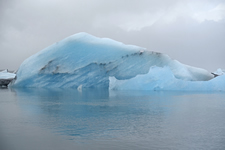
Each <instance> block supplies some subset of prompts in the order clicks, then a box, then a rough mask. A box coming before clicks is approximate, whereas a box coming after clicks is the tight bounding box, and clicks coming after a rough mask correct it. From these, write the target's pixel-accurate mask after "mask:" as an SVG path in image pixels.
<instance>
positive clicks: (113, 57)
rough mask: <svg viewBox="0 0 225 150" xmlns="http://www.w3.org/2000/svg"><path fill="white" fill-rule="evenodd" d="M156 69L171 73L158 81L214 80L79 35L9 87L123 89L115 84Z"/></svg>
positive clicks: (158, 57)
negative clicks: (170, 79)
mask: <svg viewBox="0 0 225 150" xmlns="http://www.w3.org/2000/svg"><path fill="white" fill-rule="evenodd" d="M154 66H155V67H158V68H161V69H163V70H167V71H168V72H167V71H163V72H158V73H159V74H158V75H156V76H158V77H157V78H158V79H160V77H162V78H168V77H169V76H172V75H173V78H174V79H175V80H179V81H182V82H191V81H192V82H195V81H202V82H205V81H208V80H211V79H212V78H213V75H212V74H211V73H209V72H208V71H207V70H204V69H201V68H196V67H192V66H188V65H185V64H182V63H180V62H179V61H177V60H173V59H171V58H170V57H169V56H168V55H166V54H162V53H158V52H153V51H149V50H147V49H146V48H142V47H138V46H134V45H125V44H123V43H121V42H117V41H114V40H112V39H108V38H98V37H95V36H92V35H90V34H87V33H78V34H75V35H72V36H70V37H68V38H66V39H64V40H62V41H60V42H57V43H55V44H53V45H51V46H49V47H47V48H45V49H43V50H42V51H40V52H38V53H36V54H34V55H33V56H31V57H29V58H27V59H26V60H25V61H24V62H23V63H22V64H21V65H20V67H19V69H18V71H17V78H16V79H14V80H13V82H11V85H10V86H12V87H48V88H51V87H60V88H78V87H79V88H78V89H81V88H110V89H115V88H116V89H121V88H119V87H118V85H113V84H112V83H111V82H112V80H117V81H116V82H119V81H123V80H124V81H129V82H132V80H134V79H136V78H138V77H140V76H149V75H150V74H151V72H153V73H154V72H155V70H154V69H152V67H154ZM150 68H151V69H150ZM165 68H167V69H165ZM167 73H168V74H167ZM150 76H151V75H150ZM156 76H155V77H156ZM168 79H169V78H168ZM161 80H163V79H161ZM112 85H113V87H115V88H112ZM140 86H141V85H140ZM171 86H172V83H171ZM141 89H144V87H143V88H141Z"/></svg>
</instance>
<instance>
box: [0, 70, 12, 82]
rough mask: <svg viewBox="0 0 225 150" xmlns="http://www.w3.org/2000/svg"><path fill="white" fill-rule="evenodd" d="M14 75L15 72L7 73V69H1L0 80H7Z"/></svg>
mask: <svg viewBox="0 0 225 150" xmlns="http://www.w3.org/2000/svg"><path fill="white" fill-rule="evenodd" d="M15 77H16V74H14V73H9V72H8V71H7V70H4V71H1V72H0V80H2V79H4V80H8V79H14V78H15Z"/></svg>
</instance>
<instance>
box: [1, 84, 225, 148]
mask: <svg viewBox="0 0 225 150" xmlns="http://www.w3.org/2000/svg"><path fill="white" fill-rule="evenodd" d="M0 149H1V150H62V149H63V150H72V149H73V150H75V149H76V150H92V149H93V150H101V149H107V150H111V149H112V150H115V149H116V150H120V149H123V150H132V149H134V150H136V149H138V150H142V149H143V150H145V149H146V150H147V149H162V150H164V149H165V150H170V149H171V150H176V149H177V150H190V149H198V150H200V149H204V150H207V149H209V150H211V149H215V150H224V149H225V93H222V92H217V93H202V92H201V93H199V92H191V93H190V92H156V91H155V92H153V91H152V92H150V91H108V90H102V89H89V90H83V91H77V90H76V89H64V90H63V89H36V88H34V89H0Z"/></svg>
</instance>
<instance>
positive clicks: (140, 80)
mask: <svg viewBox="0 0 225 150" xmlns="http://www.w3.org/2000/svg"><path fill="white" fill-rule="evenodd" d="M109 80H110V83H109V89H111V90H154V91H158V90H160V91H161V90H163V91H171V90H173V91H225V74H224V75H221V76H218V77H216V78H213V79H212V80H209V81H185V80H182V79H177V78H176V77H175V76H174V74H173V72H172V71H171V69H170V68H169V67H151V68H150V70H149V72H148V73H147V74H143V75H137V76H136V77H134V78H132V79H127V80H117V79H116V78H115V77H109Z"/></svg>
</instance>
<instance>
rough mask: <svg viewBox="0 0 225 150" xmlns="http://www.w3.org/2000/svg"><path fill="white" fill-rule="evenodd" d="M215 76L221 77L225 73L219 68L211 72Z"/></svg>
mask: <svg viewBox="0 0 225 150" xmlns="http://www.w3.org/2000/svg"><path fill="white" fill-rule="evenodd" d="M213 73H214V74H215V75H218V76H221V75H224V74H225V71H223V70H222V69H221V68H219V69H217V70H216V71H215V72H213Z"/></svg>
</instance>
